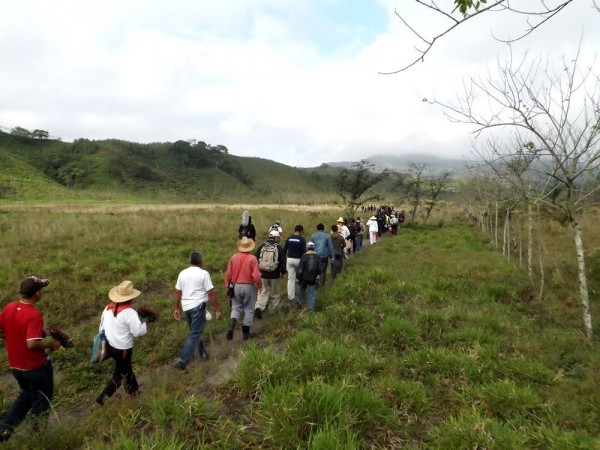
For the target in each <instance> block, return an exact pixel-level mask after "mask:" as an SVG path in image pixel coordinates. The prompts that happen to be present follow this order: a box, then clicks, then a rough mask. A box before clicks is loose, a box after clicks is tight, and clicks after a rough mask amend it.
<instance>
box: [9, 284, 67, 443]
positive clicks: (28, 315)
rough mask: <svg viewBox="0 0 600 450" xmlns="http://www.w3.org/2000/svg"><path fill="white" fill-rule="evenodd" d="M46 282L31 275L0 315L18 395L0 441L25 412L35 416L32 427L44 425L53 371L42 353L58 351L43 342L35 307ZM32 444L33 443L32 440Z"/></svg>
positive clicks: (39, 315) (56, 345)
mask: <svg viewBox="0 0 600 450" xmlns="http://www.w3.org/2000/svg"><path fill="white" fill-rule="evenodd" d="M48 284H49V281H48V280H46V279H42V278H38V277H35V276H31V277H28V278H26V279H25V280H23V282H22V283H21V289H20V291H21V299H20V300H17V301H14V302H12V303H9V304H8V305H6V306H5V307H4V309H3V310H2V312H0V339H4V340H5V341H6V353H7V354H8V365H9V366H10V368H11V370H12V374H13V376H14V377H15V380H17V383H18V384H19V387H20V388H21V392H20V393H19V396H18V397H17V398H16V399H15V401H14V402H13V404H12V405H11V407H10V409H9V410H8V411H7V412H6V414H5V415H4V418H3V419H2V420H0V442H4V441H7V440H8V439H9V438H10V435H11V434H12V432H13V431H14V429H15V428H16V427H17V426H18V425H19V424H20V423H21V422H22V421H23V419H25V416H26V415H27V413H28V412H29V411H30V410H31V414H32V415H33V416H35V417H36V421H35V422H34V427H35V428H36V429H37V430H39V428H40V427H41V426H43V424H44V423H45V421H46V420H47V417H48V410H49V409H50V402H51V401H52V393H53V391H54V382H53V370H52V363H51V361H50V358H49V357H48V356H47V355H46V350H47V349H48V350H58V349H59V348H60V342H58V341H56V340H51V341H45V340H42V338H43V337H44V331H43V330H44V318H43V316H42V313H41V312H40V311H39V310H38V309H37V308H36V304H37V303H38V302H39V301H40V300H41V299H42V296H43V294H44V291H43V288H44V287H46V286H48ZM32 445H34V444H33V441H32Z"/></svg>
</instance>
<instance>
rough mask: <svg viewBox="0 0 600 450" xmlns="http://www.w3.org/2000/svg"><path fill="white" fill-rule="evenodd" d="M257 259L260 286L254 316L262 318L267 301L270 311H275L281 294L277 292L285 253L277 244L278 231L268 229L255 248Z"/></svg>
mask: <svg viewBox="0 0 600 450" xmlns="http://www.w3.org/2000/svg"><path fill="white" fill-rule="evenodd" d="M256 258H257V259H258V268H259V270H260V276H261V279H262V287H261V289H260V291H259V293H258V296H257V299H256V308H255V309H254V317H256V318H257V319H262V313H263V311H264V310H265V309H266V307H267V303H268V304H269V306H270V307H271V310H272V311H275V309H276V308H277V305H278V304H279V300H280V299H281V294H280V292H279V279H280V278H283V276H284V275H285V273H286V268H285V254H284V252H283V248H282V247H281V245H279V232H278V231H275V230H273V231H270V232H269V238H268V239H267V240H266V241H265V242H263V243H262V244H260V245H259V247H258V249H257V250H256Z"/></svg>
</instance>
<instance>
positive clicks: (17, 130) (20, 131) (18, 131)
mask: <svg viewBox="0 0 600 450" xmlns="http://www.w3.org/2000/svg"><path fill="white" fill-rule="evenodd" d="M10 134H14V135H15V136H22V137H31V131H29V130H28V129H27V128H23V127H14V128H13V129H12V130H10Z"/></svg>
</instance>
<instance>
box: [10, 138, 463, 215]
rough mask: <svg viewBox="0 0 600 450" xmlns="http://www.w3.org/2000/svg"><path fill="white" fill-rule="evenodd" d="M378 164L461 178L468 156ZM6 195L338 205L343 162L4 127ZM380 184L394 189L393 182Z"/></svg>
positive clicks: (409, 157)
mask: <svg viewBox="0 0 600 450" xmlns="http://www.w3.org/2000/svg"><path fill="white" fill-rule="evenodd" d="M366 159H368V160H369V161H371V162H372V163H373V164H375V167H376V170H381V169H384V168H387V169H390V170H395V171H399V172H402V171H404V170H406V168H407V167H408V164H409V163H410V162H419V163H426V164H428V165H429V166H430V167H429V173H430V174H431V173H433V174H435V173H437V172H444V171H448V172H451V173H452V174H453V175H454V177H455V178H456V177H458V176H460V175H461V174H462V173H463V171H464V169H463V164H464V163H463V161H461V160H458V159H451V158H441V157H436V156H432V155H423V154H404V155H373V156H371V157H369V158H366ZM0 160H1V161H2V164H0V201H9V202H10V201H36V202H37V201H44V202H47V201H51V202H70V201H123V202H132V201H133V202H138V201H140V202H144V201H152V202H172V201H175V202H199V203H203V202H224V203H226V202H231V201H234V202H246V203H264V202H269V203H309V204H313V203H334V202H337V201H339V195H338V190H337V187H336V181H337V175H338V173H339V171H340V169H341V168H343V167H350V166H351V165H352V161H340V162H331V163H326V164H322V165H321V166H319V167H312V168H297V167H290V166H287V165H285V164H281V163H277V162H275V161H271V160H268V159H264V158H257V157H241V156H235V155H231V154H229V151H228V149H227V148H226V147H224V146H222V145H214V146H213V145H209V144H206V143H205V142H202V141H189V142H188V141H182V140H180V141H176V142H162V143H150V144H140V143H136V142H129V141H123V140H118V139H106V140H98V141H96V140H89V139H76V140H75V141H73V142H62V141H60V140H58V139H40V138H37V139H36V138H32V137H30V136H23V135H18V134H14V133H5V132H2V131H0ZM378 190H379V191H380V192H381V193H382V194H383V195H385V194H386V193H392V195H393V188H392V184H390V181H389V180H387V181H386V180H384V181H382V184H381V185H379V186H378Z"/></svg>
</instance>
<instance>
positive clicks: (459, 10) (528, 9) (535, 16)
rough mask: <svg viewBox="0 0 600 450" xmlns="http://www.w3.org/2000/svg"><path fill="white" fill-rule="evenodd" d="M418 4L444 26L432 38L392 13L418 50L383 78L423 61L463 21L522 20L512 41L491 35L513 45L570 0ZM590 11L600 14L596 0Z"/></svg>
mask: <svg viewBox="0 0 600 450" xmlns="http://www.w3.org/2000/svg"><path fill="white" fill-rule="evenodd" d="M415 1H416V2H417V4H418V5H420V6H422V7H423V8H426V9H427V10H428V11H429V12H431V15H432V16H435V17H441V18H443V19H445V20H446V21H447V25H446V26H443V27H441V28H440V29H439V30H438V31H437V32H435V34H434V35H433V36H424V35H423V33H422V31H419V29H418V27H415V26H414V25H412V24H410V23H409V21H408V19H407V18H406V16H405V15H404V14H401V13H399V12H398V10H395V13H396V16H397V17H398V19H400V21H401V22H402V23H403V24H404V25H405V26H406V27H407V28H408V29H409V30H410V31H411V32H412V33H413V34H414V35H415V36H416V37H417V38H418V39H419V41H420V42H421V44H422V45H421V47H415V50H416V52H417V57H416V58H415V59H414V60H411V62H409V63H408V64H405V65H403V66H402V67H401V68H400V69H398V70H395V71H392V72H382V73H384V74H385V75H391V74H396V73H399V72H403V71H405V70H406V69H408V68H410V67H412V66H414V65H415V64H417V63H419V62H424V61H425V56H426V55H427V53H429V51H430V50H431V49H432V48H433V46H434V45H435V43H436V42H437V41H438V40H440V39H441V38H443V37H444V36H445V35H447V34H449V33H450V32H452V31H453V30H455V29H456V28H458V27H459V26H460V25H462V24H463V23H465V22H467V21H472V20H475V19H476V18H477V17H479V16H481V15H482V14H492V13H496V14H500V13H504V14H508V15H511V16H521V17H524V18H525V26H524V28H523V30H522V32H521V33H520V34H518V35H517V36H516V37H514V38H503V37H501V36H498V33H497V32H496V33H494V30H491V31H492V34H493V35H494V36H495V38H496V39H498V40H499V41H503V42H515V41H518V40H520V39H523V38H525V37H526V36H528V35H529V34H531V33H533V32H534V31H535V30H537V29H538V28H539V27H541V26H542V25H543V24H544V23H546V22H547V21H549V20H550V19H552V18H553V17H555V16H556V15H558V14H559V13H560V12H561V11H562V10H563V9H565V8H566V7H567V6H568V5H569V4H570V3H572V2H573V0H513V1H510V0H454V1H453V2H449V1H444V2H441V3H439V4H440V5H443V6H439V5H438V2H435V1H433V0H429V1H425V0H415ZM591 2H592V3H591V4H592V5H593V7H594V8H596V9H597V10H599V11H600V5H599V4H598V3H597V2H598V0H591Z"/></svg>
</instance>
